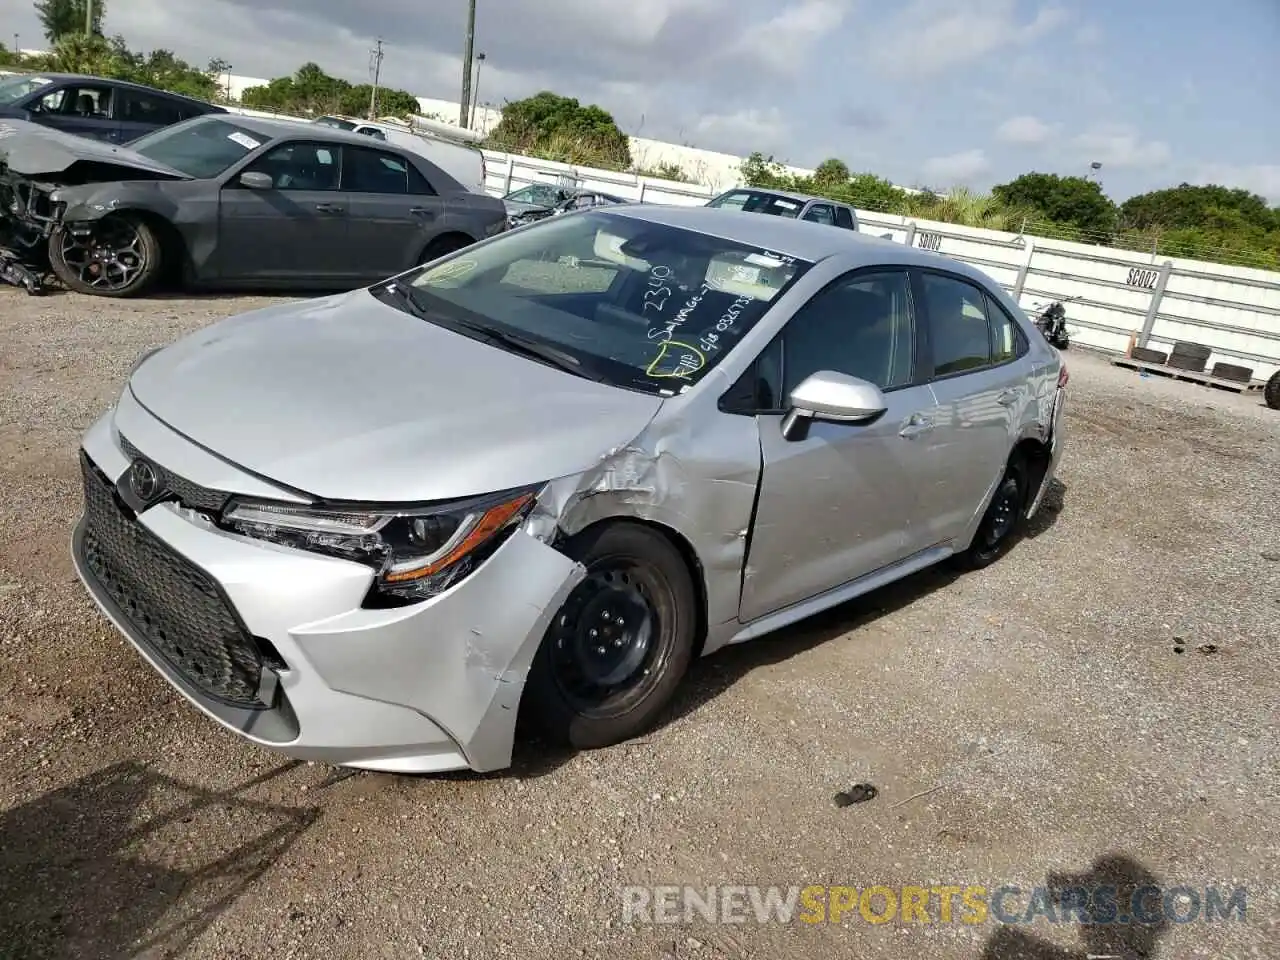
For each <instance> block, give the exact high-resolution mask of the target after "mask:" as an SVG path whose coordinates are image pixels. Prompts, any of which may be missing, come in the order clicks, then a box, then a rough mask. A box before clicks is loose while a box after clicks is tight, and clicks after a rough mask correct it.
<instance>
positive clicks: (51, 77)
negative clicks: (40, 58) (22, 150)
mask: <svg viewBox="0 0 1280 960" xmlns="http://www.w3.org/2000/svg"><path fill="white" fill-rule="evenodd" d="M30 76H32V77H39V78H40V79H42V80H48V81H49V82H50V83H63V82H65V81H67V80H84V81H86V82H90V83H109V84H111V85H112V86H115V87H122V88H124V89H126V90H145V91H146V92H147V93H159V94H162V95H164V96H166V97H170V98H172V99H174V100H184V101H186V102H187V103H198V104H200V106H202V107H209V108H211V109H221V108H220V107H217V105H216V104H212V103H208V102H207V101H204V100H200V99H198V98H197V97H188V96H186V95H185V94H181V93H173V92H171V91H169V90H161V89H160V88H159V87H149V86H147V85H146V84H145V83H134V82H133V81H132V80H117V79H116V78H115V77H95V76H93V75H92V74H88V73H45V72H44V71H42V70H38V71H34V72H32V73H31V74H30Z"/></svg>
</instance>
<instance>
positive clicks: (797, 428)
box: [782, 370, 889, 440]
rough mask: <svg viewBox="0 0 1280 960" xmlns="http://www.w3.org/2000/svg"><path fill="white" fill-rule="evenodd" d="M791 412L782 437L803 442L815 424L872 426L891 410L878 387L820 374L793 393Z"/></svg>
mask: <svg viewBox="0 0 1280 960" xmlns="http://www.w3.org/2000/svg"><path fill="white" fill-rule="evenodd" d="M790 399H791V409H790V410H789V411H788V412H787V415H786V416H785V417H784V418H783V420H782V435H783V436H784V437H786V439H788V440H793V439H801V438H802V437H803V435H804V433H805V432H806V430H807V425H808V423H809V421H811V420H825V421H830V422H834V423H871V422H872V421H874V420H876V418H878V417H879V416H880V415H881V414H883V413H884V412H885V411H886V410H887V409H889V403H888V401H887V400H885V398H884V394H883V393H881V392H880V388H879V387H877V386H876V385H875V384H874V383H870V382H869V381H866V380H861V379H859V378H858V377H851V376H848V375H847V374H843V373H836V372H835V371H834V370H819V371H818V372H817V373H814V374H811V375H810V376H808V377H806V378H805V379H804V380H802V381H801V382H800V383H799V384H798V385H797V386H796V388H795V389H794V390H792V391H791V398H790Z"/></svg>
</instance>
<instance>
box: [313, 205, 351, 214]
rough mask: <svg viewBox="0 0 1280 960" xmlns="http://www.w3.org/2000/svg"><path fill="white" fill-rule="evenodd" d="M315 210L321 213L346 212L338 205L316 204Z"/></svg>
mask: <svg viewBox="0 0 1280 960" xmlns="http://www.w3.org/2000/svg"><path fill="white" fill-rule="evenodd" d="M316 209H317V210H319V211H320V212H321V213H344V212H345V210H346V208H345V207H343V206H342V204H340V203H317V204H316Z"/></svg>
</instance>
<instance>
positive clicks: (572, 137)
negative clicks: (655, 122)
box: [489, 90, 631, 170]
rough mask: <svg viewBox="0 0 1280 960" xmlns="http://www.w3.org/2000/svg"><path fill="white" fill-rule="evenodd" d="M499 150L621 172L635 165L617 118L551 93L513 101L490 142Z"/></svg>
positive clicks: (592, 106) (505, 108)
mask: <svg viewBox="0 0 1280 960" xmlns="http://www.w3.org/2000/svg"><path fill="white" fill-rule="evenodd" d="M489 141H490V143H491V144H492V145H493V146H494V148H495V149H499V150H509V151H513V152H518V153H532V154H535V155H537V156H543V157H549V158H551V159H557V160H563V161H565V162H569V163H583V164H593V165H598V166H604V167H609V168H612V169H617V170H625V169H627V168H629V167H630V166H631V143H630V140H629V139H628V137H627V135H626V134H625V133H623V132H622V131H621V130H620V129H619V128H618V124H617V122H616V121H615V120H614V119H613V115H612V114H610V113H609V112H608V111H607V110H604V109H603V108H602V107H598V106H596V105H595V104H591V105H589V106H583V105H582V104H581V103H579V102H578V101H577V100H575V99H574V98H573V97H562V96H560V95H559V94H557V93H552V92H551V91H550V90H543V91H542V92H541V93H537V94H534V95H533V96H532V97H526V98H525V99H524V100H514V101H509V102H508V103H507V104H506V105H505V106H503V108H502V120H501V121H500V122H499V123H498V125H497V126H496V127H495V128H494V130H493V133H492V134H491V135H490V137H489Z"/></svg>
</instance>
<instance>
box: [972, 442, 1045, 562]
mask: <svg viewBox="0 0 1280 960" xmlns="http://www.w3.org/2000/svg"><path fill="white" fill-rule="evenodd" d="M1027 486H1028V484H1027V467H1026V463H1025V462H1024V461H1023V460H1022V459H1021V458H1020V457H1015V458H1014V459H1012V460H1010V461H1009V464H1008V466H1007V467H1005V472H1004V476H1003V477H1001V478H1000V485H999V486H998V487H996V492H995V496H993V497H992V498H991V503H990V504H989V505H988V506H987V512H986V513H984V514H983V515H982V522H981V523H979V524H978V532H977V533H976V534H974V537H973V542H972V543H970V544H969V548H968V549H967V550H965V551H964V552H963V553H960V554H957V555H956V560H957V562H958V563H959V565H960V566H961V567H963V568H964V569H968V570H978V569H981V568H982V567H985V566H987V565H988V564H991V563H994V562H995V561H996V560H997V559H999V558H1000V556H1001V554H1003V553H1004V552H1005V550H1006V549H1008V547H1009V543H1010V542H1011V541H1012V538H1013V534H1014V533H1015V531H1016V530H1017V529H1018V525H1019V524H1020V523H1021V522H1022V515H1023V512H1024V511H1025V510H1026V505H1027Z"/></svg>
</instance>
